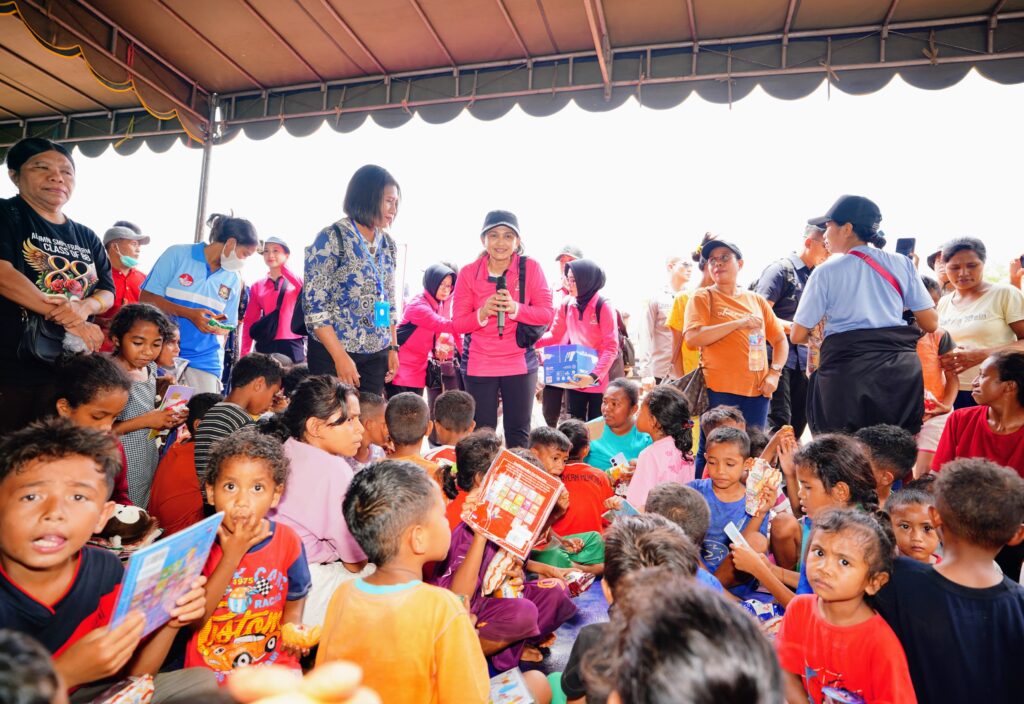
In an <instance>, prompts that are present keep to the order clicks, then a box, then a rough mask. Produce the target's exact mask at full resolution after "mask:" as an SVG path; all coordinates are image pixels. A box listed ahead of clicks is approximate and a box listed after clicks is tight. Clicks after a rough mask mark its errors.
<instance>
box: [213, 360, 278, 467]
mask: <svg viewBox="0 0 1024 704" xmlns="http://www.w3.org/2000/svg"><path fill="white" fill-rule="evenodd" d="M283 379H284V369H282V367H281V364H280V362H278V361H277V360H276V359H274V358H273V357H271V356H270V355H269V354H262V353H260V352H253V353H252V354H247V355H246V356H244V357H242V358H241V359H240V360H238V361H237V362H236V363H235V366H234V367H232V369H231V391H230V392H229V393H228V395H227V398H225V399H224V400H223V401H221V402H220V403H218V404H217V405H215V406H214V407H213V408H211V409H210V410H209V411H207V412H206V415H205V416H204V417H203V423H202V425H200V426H199V427H198V428H197V429H196V435H195V438H196V439H195V445H196V448H195V450H196V476H197V477H198V478H199V486H200V487H203V486H204V483H205V481H206V465H207V463H208V462H209V459H210V453H211V452H213V449H214V446H215V445H216V443H218V442H219V441H221V440H223V439H224V438H226V437H228V436H230V435H232V434H234V433H236V432H238V431H239V430H241V429H242V428H244V427H245V426H247V425H253V424H254V423H255V422H256V419H257V418H259V417H260V416H261V415H263V414H264V413H266V412H267V410H268V409H269V408H270V405H271V404H272V403H273V402H274V396H275V394H277V392H278V391H280V390H281V381H282V380H283Z"/></svg>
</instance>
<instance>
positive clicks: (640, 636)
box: [587, 567, 806, 704]
mask: <svg viewBox="0 0 1024 704" xmlns="http://www.w3.org/2000/svg"><path fill="white" fill-rule="evenodd" d="M664 570H665V568H664V567H655V568H647V569H643V570H640V571H639V572H636V573H635V574H631V575H628V576H627V577H626V578H625V579H623V580H622V584H621V585H620V587H619V589H618V591H619V592H620V593H621V598H620V599H619V608H616V609H615V611H614V612H613V613H612V627H611V628H609V629H608V632H607V635H606V636H605V637H604V638H603V639H602V640H601V641H600V642H599V643H598V644H597V648H595V650H596V651H597V652H598V657H597V658H596V659H595V661H594V662H593V663H592V666H591V668H589V669H588V672H589V673H593V674H592V675H591V676H590V677H589V678H588V680H587V682H588V688H589V686H590V683H591V682H593V686H594V687H595V688H600V690H601V692H602V693H610V695H607V696H608V701H609V702H684V701H685V702H686V704H777V703H778V702H780V701H782V700H781V698H780V696H779V692H780V691H781V688H782V682H781V676H780V673H779V665H778V661H777V660H776V657H775V653H773V652H772V647H771V645H770V644H769V643H768V641H767V640H766V639H765V637H764V636H763V635H761V633H760V630H759V629H758V627H757V624H756V623H755V622H754V621H753V620H752V619H751V618H749V617H748V616H746V615H745V614H744V613H743V612H742V611H741V610H740V609H737V608H735V607H734V606H731V605H730V604H729V603H727V602H726V601H725V600H724V599H722V598H720V597H718V596H717V595H715V594H711V593H709V592H708V591H707V590H706V589H692V588H690V586H691V584H692V582H691V581H690V580H689V579H686V578H683V577H679V576H677V575H673V574H666V573H665V572H664ZM652 643H657V647H651V645H652ZM682 693H685V694H682ZM792 701H794V702H796V701H798V700H792ZM799 701H804V702H805V701H806V698H805V699H803V700H799Z"/></svg>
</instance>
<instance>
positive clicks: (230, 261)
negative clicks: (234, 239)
mask: <svg viewBox="0 0 1024 704" xmlns="http://www.w3.org/2000/svg"><path fill="white" fill-rule="evenodd" d="M237 250H238V247H237V246H235V248H234V249H232V250H231V254H227V253H225V252H223V251H222V252H221V253H220V266H221V268H222V269H224V270H225V271H241V270H242V269H244V268H245V260H244V259H242V258H241V257H239V256H238V253H237Z"/></svg>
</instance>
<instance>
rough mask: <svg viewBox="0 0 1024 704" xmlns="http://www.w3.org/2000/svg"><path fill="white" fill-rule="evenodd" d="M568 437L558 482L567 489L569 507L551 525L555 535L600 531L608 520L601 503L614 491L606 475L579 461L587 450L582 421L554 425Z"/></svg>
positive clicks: (587, 443) (587, 436)
mask: <svg viewBox="0 0 1024 704" xmlns="http://www.w3.org/2000/svg"><path fill="white" fill-rule="evenodd" d="M558 430H559V432H560V433H562V434H563V435H565V437H567V438H568V439H569V443H570V447H569V456H568V458H567V460H566V463H565V469H564V470H563V471H562V483H563V484H565V488H566V489H567V490H568V491H569V510H568V511H567V512H566V514H565V515H564V516H562V518H560V519H559V520H558V522H557V523H555V525H554V531H555V532H556V533H558V534H559V535H572V534H573V533H587V532H589V531H596V532H598V533H601V534H603V533H604V530H605V528H607V527H608V521H606V520H605V519H604V518H603V514H604V513H605V511H607V509H606V508H605V505H604V502H605V501H607V500H608V499H609V498H611V497H612V496H613V495H614V494H615V492H614V491H613V490H612V485H611V482H609V481H608V475H607V474H605V473H604V472H602V471H601V470H600V469H597V468H596V467H591V466H590V465H589V464H587V463H585V462H584V461H583V458H584V457H586V456H587V453H588V452H590V435H589V434H588V433H587V426H586V424H585V423H584V422H583V421H581V420H577V419H575V418H573V419H571V420H567V421H565V422H563V423H562V424H561V425H559V426H558Z"/></svg>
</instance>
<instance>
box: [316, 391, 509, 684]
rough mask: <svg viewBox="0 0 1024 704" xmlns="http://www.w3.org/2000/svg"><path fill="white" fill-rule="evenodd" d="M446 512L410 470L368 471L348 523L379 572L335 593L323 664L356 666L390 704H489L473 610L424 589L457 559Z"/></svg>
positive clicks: (356, 483)
mask: <svg viewBox="0 0 1024 704" xmlns="http://www.w3.org/2000/svg"><path fill="white" fill-rule="evenodd" d="M399 395H401V394H399ZM396 398H397V396H396ZM444 511H445V502H444V499H443V498H442V496H441V492H440V490H439V489H438V488H437V485H436V484H435V483H434V482H433V481H430V479H429V478H428V477H427V476H426V475H425V474H424V473H423V471H422V469H420V468H419V467H418V466H417V465H414V464H412V463H410V462H403V461H396V460H383V461H381V462H377V463H375V464H373V465H371V466H369V467H367V468H366V469H364V470H363V471H361V472H358V473H356V475H355V478H354V479H353V480H352V485H351V487H350V488H349V491H348V494H347V495H346V496H345V504H344V514H345V520H346V521H347V522H348V524H349V525H350V526H351V527H352V533H353V535H355V538H356V540H357V541H358V542H359V545H360V547H362V549H363V551H364V552H365V553H366V555H367V557H368V558H369V560H370V562H372V563H374V564H375V565H377V571H376V572H374V573H373V574H372V575H370V576H368V577H366V578H365V579H363V578H360V579H357V580H355V581H351V582H346V583H345V584H343V585H341V586H340V587H339V588H338V590H337V591H336V592H335V593H334V597H333V598H332V599H331V603H330V606H329V607H328V610H327V621H326V623H325V624H324V630H323V635H322V637H321V639H320V648H319V651H318V652H317V656H316V664H317V665H322V664H324V663H327V662H333V661H336V660H349V661H351V662H354V663H356V664H357V665H359V666H360V667H361V668H362V670H363V683H364V684H365V685H366V686H367V687H369V688H371V689H373V690H375V691H376V692H377V693H378V694H379V695H380V697H381V700H382V701H385V702H388V704H392V703H393V704H402V703H403V702H417V703H418V702H424V701H428V702H466V704H486V702H487V701H489V696H490V692H489V682H488V674H487V663H486V661H485V660H484V657H483V654H482V653H481V651H480V641H479V639H478V637H477V633H476V632H475V631H474V628H473V623H472V621H470V618H469V612H468V611H467V609H466V607H465V605H464V603H462V602H460V601H459V599H458V598H457V597H456V596H455V595H454V594H452V593H450V592H448V591H447V590H445V589H439V588H437V587H434V586H430V585H426V584H423V583H422V582H421V581H420V575H421V574H422V571H423V565H425V564H426V563H428V562H432V561H436V560H443V559H445V555H446V554H447V553H448V546H449V542H450V541H451V533H450V532H449V530H448V522H447V521H446V520H445V515H444ZM507 601H509V602H511V601H521V600H518V599H512V600H507ZM478 616H479V614H478ZM480 623H481V624H484V623H485V619H484V618H483V617H481V618H480ZM514 666H515V663H513V667H514Z"/></svg>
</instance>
